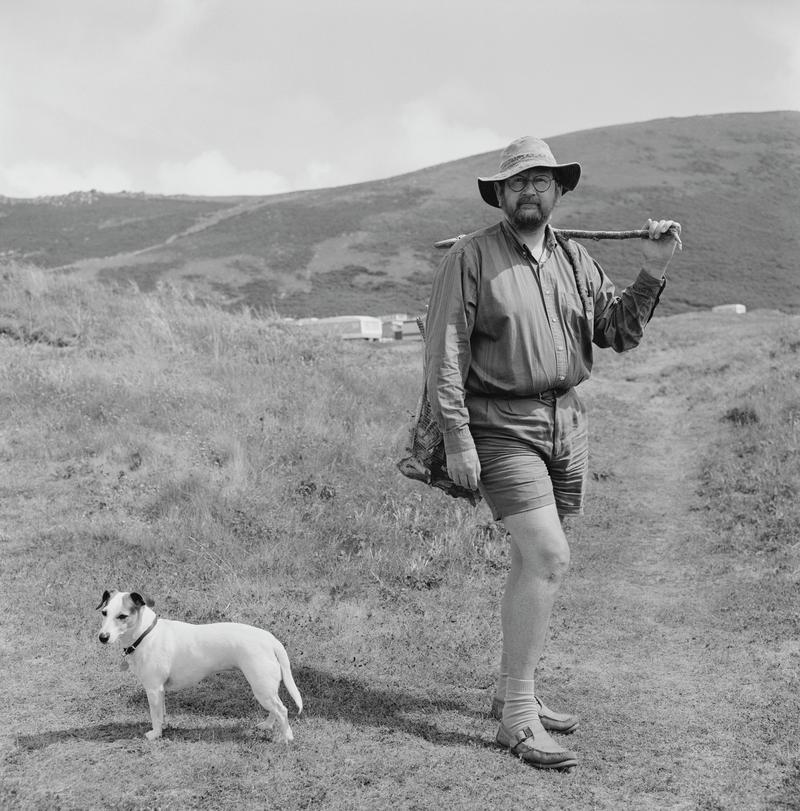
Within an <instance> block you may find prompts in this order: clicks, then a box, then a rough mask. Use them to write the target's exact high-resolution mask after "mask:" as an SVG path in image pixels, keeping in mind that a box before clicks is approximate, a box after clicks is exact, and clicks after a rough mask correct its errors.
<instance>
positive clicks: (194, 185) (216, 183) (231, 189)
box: [152, 149, 290, 196]
mask: <svg viewBox="0 0 800 811" xmlns="http://www.w3.org/2000/svg"><path fill="white" fill-rule="evenodd" d="M156 176H157V181H156V187H155V188H154V189H152V191H155V192H157V193H160V194H197V195H208V196H214V195H221V196H224V195H240V194H241V195H258V196H260V195H268V194H280V193H281V192H285V191H288V190H289V188H290V185H289V182H288V181H287V179H286V178H285V177H283V176H282V175H280V174H278V173H276V172H272V171H270V170H267V169H250V170H241V169H237V168H236V167H235V166H234V165H233V164H232V163H231V162H230V161H229V160H228V159H227V158H226V157H225V155H223V154H222V153H221V152H219V151H218V150H215V149H212V150H207V151H205V152H202V153H201V154H199V155H197V156H196V157H194V158H191V159H190V160H188V161H185V162H164V163H161V164H159V166H158V169H157V171H156Z"/></svg>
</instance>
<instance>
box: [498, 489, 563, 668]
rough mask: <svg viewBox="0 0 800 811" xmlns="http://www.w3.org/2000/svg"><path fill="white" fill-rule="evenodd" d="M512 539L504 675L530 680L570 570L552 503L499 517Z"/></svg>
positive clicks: (504, 607)
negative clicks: (506, 660) (555, 603)
mask: <svg viewBox="0 0 800 811" xmlns="http://www.w3.org/2000/svg"><path fill="white" fill-rule="evenodd" d="M503 524H504V525H505V527H506V529H507V530H508V532H509V533H510V535H511V569H510V571H509V574H508V579H507V581H506V589H505V593H504V595H503V602H502V622H503V650H504V651H505V654H506V656H507V659H508V675H509V678H513V679H525V680H532V679H533V677H534V671H535V670H536V666H537V664H538V663H539V659H540V658H541V655H542V650H543V648H544V643H545V638H546V636H547V629H548V627H549V625H550V614H551V612H552V609H553V603H554V602H555V598H556V595H557V594H558V591H559V588H560V587H561V582H562V580H563V578H564V575H565V574H566V571H567V568H568V567H569V557H570V555H569V545H568V544H567V538H566V536H565V535H564V530H563V529H562V528H561V520H560V519H559V516H558V512H557V510H556V508H555V505H549V506H547V507H541V508H539V509H536V510H528V511H526V512H523V513H517V514H516V515H509V516H507V517H505V518H504V519H503Z"/></svg>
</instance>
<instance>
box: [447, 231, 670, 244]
mask: <svg viewBox="0 0 800 811" xmlns="http://www.w3.org/2000/svg"><path fill="white" fill-rule="evenodd" d="M553 231H554V232H555V233H556V234H559V235H560V236H562V237H564V239H593V240H599V239H647V238H648V237H649V232H648V230H647V229H646V228H636V229H634V230H632V231H577V230H574V229H571V228H554V229H553ZM670 233H672V234H673V235H674V236H675V238H676V239H677V240H678V245H680V244H681V240H680V237H679V236H678V235H677V233H675V231H674V230H673V229H672V228H670ZM462 236H464V234H461V235H459V236H457V237H450V239H441V240H439V241H438V242H434V243H433V244H434V247H436V248H449V247H450V246H451V245H455V244H456V242H458V240H459V239H461V237H462Z"/></svg>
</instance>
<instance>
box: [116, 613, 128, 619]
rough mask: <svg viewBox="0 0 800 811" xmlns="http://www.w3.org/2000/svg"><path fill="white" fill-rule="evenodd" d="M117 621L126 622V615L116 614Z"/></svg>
mask: <svg viewBox="0 0 800 811" xmlns="http://www.w3.org/2000/svg"><path fill="white" fill-rule="evenodd" d="M117 619H118V620H126V619H128V615H127V614H117Z"/></svg>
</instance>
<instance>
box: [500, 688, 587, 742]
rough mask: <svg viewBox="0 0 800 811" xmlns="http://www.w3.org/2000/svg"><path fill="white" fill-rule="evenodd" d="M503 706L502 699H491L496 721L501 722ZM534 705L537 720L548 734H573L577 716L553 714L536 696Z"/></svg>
mask: <svg viewBox="0 0 800 811" xmlns="http://www.w3.org/2000/svg"><path fill="white" fill-rule="evenodd" d="M504 704H505V702H504V701H503V700H502V699H500V698H497V696H495V697H494V698H493V699H492V711H491V716H492V718H495V719H497V720H498V721H502V720H503V705H504ZM536 704H537V705H538V707H539V719H540V720H541V722H542V726H543V727H544V728H545V729H547V730H549V731H550V732H561V733H563V734H564V735H569V733H570V732H574V731H575V730H576V729H577V728H578V716H577V715H568V714H567V713H564V712H554V711H553V710H551V709H550V708H549V707H546V706H545V705H544V704H542V702H541V699H539V698H538V696H537V697H536Z"/></svg>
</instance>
